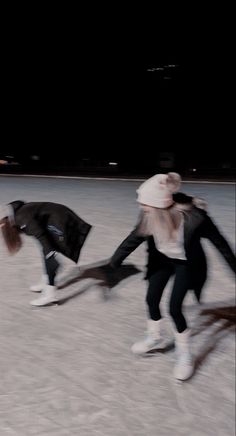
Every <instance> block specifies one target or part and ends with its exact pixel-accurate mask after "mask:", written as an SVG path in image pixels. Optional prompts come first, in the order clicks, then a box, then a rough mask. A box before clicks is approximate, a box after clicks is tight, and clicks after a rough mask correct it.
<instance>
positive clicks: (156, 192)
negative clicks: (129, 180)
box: [137, 173, 181, 209]
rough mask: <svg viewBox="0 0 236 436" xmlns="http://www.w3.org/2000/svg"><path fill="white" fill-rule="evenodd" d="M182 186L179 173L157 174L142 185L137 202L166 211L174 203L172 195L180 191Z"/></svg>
mask: <svg viewBox="0 0 236 436" xmlns="http://www.w3.org/2000/svg"><path fill="white" fill-rule="evenodd" d="M180 185H181V177H180V175H179V174H177V173H168V174H156V175H155V176H153V177H151V178H150V179H148V180H146V181H145V182H144V183H142V185H140V187H139V188H138V190H137V194H138V198H137V201H138V202H139V203H141V204H145V205H147V206H152V207H158V208H162V209H165V208H166V207H169V206H171V205H172V204H173V203H174V201H173V198H172V194H173V193H174V192H176V191H178V190H179V188H180Z"/></svg>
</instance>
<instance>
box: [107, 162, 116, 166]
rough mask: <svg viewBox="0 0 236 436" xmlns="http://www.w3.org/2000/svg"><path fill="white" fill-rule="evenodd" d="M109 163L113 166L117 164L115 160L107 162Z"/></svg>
mask: <svg viewBox="0 0 236 436" xmlns="http://www.w3.org/2000/svg"><path fill="white" fill-rule="evenodd" d="M109 165H113V166H115V165H118V163H117V162H109Z"/></svg>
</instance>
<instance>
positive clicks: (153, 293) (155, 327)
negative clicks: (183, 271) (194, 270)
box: [131, 265, 173, 354]
mask: <svg viewBox="0 0 236 436" xmlns="http://www.w3.org/2000/svg"><path fill="white" fill-rule="evenodd" d="M172 271H173V269H172V267H171V265H167V266H166V267H165V269H162V270H161V271H158V272H156V273H155V274H153V275H152V276H151V278H150V280H149V287H148V292H147V297H146V302H147V305H148V309H149V319H148V320H147V336H146V337H145V338H144V339H143V340H142V341H139V342H136V343H135V344H134V345H133V346H132V348H131V349H132V352H133V353H135V354H145V353H148V352H149V351H151V350H158V349H159V350H163V349H164V348H165V347H166V342H165V341H163V340H162V334H161V333H162V331H161V330H162V319H161V313H160V309H159V303H160V300H161V297H162V294H163V290H164V288H165V285H166V283H167V282H168V280H169V278H170V276H171V274H172ZM150 318H151V319H150Z"/></svg>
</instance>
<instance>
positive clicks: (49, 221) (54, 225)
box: [10, 201, 92, 262]
mask: <svg viewBox="0 0 236 436" xmlns="http://www.w3.org/2000/svg"><path fill="white" fill-rule="evenodd" d="M10 205H11V206H12V207H13V210H14V220H15V225H16V227H17V228H18V229H19V231H21V232H23V233H25V234H26V235H29V236H34V237H35V238H36V239H38V241H39V242H40V244H41V246H42V249H43V253H44V255H45V256H46V255H47V254H48V253H50V252H51V251H57V252H59V253H62V254H63V255H64V256H66V257H68V258H69V259H71V260H73V261H74V262H77V261H78V259H79V255H80V251H81V248H82V246H83V244H84V242H85V239H86V238H87V236H88V233H89V231H90V229H91V227H92V226H91V225H90V224H88V223H86V222H85V221H83V220H82V219H81V218H80V217H79V216H77V215H76V214H75V213H74V212H73V211H72V210H70V209H69V208H68V207H66V206H64V205H62V204H57V203H49V202H30V203H24V202H23V201H13V202H12V203H10Z"/></svg>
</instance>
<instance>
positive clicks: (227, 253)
mask: <svg viewBox="0 0 236 436" xmlns="http://www.w3.org/2000/svg"><path fill="white" fill-rule="evenodd" d="M201 236H202V237H204V238H208V239H209V240H210V241H211V242H212V243H213V244H214V245H215V247H216V248H217V249H218V250H219V252H220V253H221V254H222V256H223V257H224V258H225V260H226V262H227V263H228V265H229V266H230V268H231V269H232V270H233V272H234V273H236V258H235V255H234V253H233V251H232V249H231V248H230V246H229V244H228V242H227V241H226V239H225V238H224V236H223V235H222V234H221V233H220V232H219V230H218V228H217V227H216V225H215V224H214V223H213V221H212V220H211V218H210V217H209V216H206V219H205V222H204V224H203V228H202V233H201Z"/></svg>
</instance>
